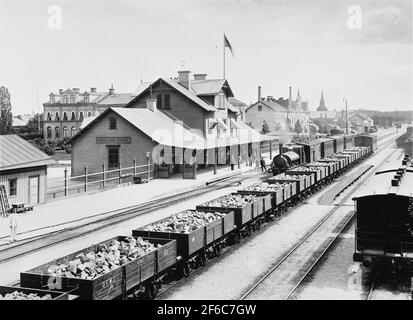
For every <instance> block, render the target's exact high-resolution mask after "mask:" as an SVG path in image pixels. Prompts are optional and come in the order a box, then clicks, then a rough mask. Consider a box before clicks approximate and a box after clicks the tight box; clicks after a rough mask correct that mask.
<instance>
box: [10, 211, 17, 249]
mask: <svg viewBox="0 0 413 320" xmlns="http://www.w3.org/2000/svg"><path fill="white" fill-rule="evenodd" d="M9 221H10V242H14V241H16V234H17V213H16V211H15V209H13V211H12V213H11V214H10V217H9Z"/></svg>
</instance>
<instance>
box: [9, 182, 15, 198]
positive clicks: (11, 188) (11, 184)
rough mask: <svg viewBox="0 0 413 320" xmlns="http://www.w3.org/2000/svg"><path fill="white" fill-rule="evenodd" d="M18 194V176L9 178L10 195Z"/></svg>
mask: <svg viewBox="0 0 413 320" xmlns="http://www.w3.org/2000/svg"><path fill="white" fill-rule="evenodd" d="M16 195H17V178H14V179H9V196H10V197H12V196H16Z"/></svg>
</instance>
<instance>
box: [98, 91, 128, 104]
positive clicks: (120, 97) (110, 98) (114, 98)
mask: <svg viewBox="0 0 413 320" xmlns="http://www.w3.org/2000/svg"><path fill="white" fill-rule="evenodd" d="M134 97H135V95H134V94H132V93H115V94H108V95H106V96H105V97H104V98H103V99H101V100H100V101H99V102H98V104H106V105H107V104H110V105H125V104H127V103H128V102H129V101H131V100H132V99H133V98H134Z"/></svg>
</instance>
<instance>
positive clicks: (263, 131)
mask: <svg viewBox="0 0 413 320" xmlns="http://www.w3.org/2000/svg"><path fill="white" fill-rule="evenodd" d="M269 132H271V130H270V128H269V127H268V124H267V122H266V121H265V120H264V122H263V123H262V129H261V134H267V133H269Z"/></svg>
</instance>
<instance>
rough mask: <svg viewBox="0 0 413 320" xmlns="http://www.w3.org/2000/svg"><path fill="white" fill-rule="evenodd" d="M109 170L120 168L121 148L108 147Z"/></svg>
mask: <svg viewBox="0 0 413 320" xmlns="http://www.w3.org/2000/svg"><path fill="white" fill-rule="evenodd" d="M108 162H109V170H111V169H117V168H119V147H108Z"/></svg>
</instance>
